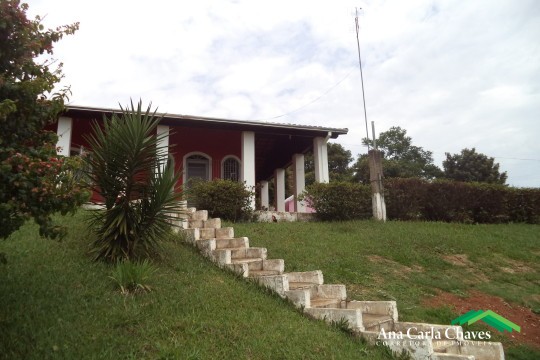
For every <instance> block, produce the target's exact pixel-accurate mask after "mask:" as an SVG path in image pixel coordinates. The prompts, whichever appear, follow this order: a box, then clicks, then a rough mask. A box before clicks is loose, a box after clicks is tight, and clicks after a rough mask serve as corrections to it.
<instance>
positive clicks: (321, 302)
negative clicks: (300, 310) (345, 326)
mask: <svg viewBox="0 0 540 360" xmlns="http://www.w3.org/2000/svg"><path fill="white" fill-rule="evenodd" d="M310 304H311V307H312V308H333V309H340V308H341V300H340V299H337V298H320V297H315V298H313V297H312V298H310Z"/></svg>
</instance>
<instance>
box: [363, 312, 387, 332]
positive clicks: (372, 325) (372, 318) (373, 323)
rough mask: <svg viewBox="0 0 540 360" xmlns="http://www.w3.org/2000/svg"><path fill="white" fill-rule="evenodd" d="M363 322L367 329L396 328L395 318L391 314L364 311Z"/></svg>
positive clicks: (385, 329)
mask: <svg viewBox="0 0 540 360" xmlns="http://www.w3.org/2000/svg"><path fill="white" fill-rule="evenodd" d="M362 324H363V325H364V329H365V330H366V331H381V329H384V331H386V332H388V331H392V330H393V329H394V320H393V319H392V317H391V316H388V315H380V314H369V313H362Z"/></svg>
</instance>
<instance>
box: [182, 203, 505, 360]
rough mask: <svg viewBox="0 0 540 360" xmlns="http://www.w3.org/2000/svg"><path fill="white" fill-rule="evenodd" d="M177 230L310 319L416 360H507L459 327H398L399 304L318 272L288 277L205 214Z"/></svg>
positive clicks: (185, 219)
mask: <svg viewBox="0 0 540 360" xmlns="http://www.w3.org/2000/svg"><path fill="white" fill-rule="evenodd" d="M175 225H177V226H178V227H177V229H179V231H180V232H181V233H182V234H183V239H184V240H185V241H187V242H189V243H191V244H192V245H194V246H196V247H197V248H198V249H199V250H200V251H201V253H202V254H203V255H204V256H206V257H208V258H210V259H211V260H212V261H213V262H215V263H216V264H217V265H218V266H220V267H222V268H227V269H230V270H232V271H233V272H235V273H238V274H240V275H242V276H243V277H246V278H252V279H254V280H255V281H257V282H258V283H260V284H261V285H263V286H265V287H268V288H270V289H272V290H273V291H275V292H276V293H277V294H279V295H280V296H281V297H283V298H287V299H289V300H290V301H291V302H292V303H293V304H294V305H295V306H297V307H299V308H301V309H302V310H303V312H304V313H305V314H307V315H308V316H311V317H313V318H315V319H322V320H325V321H326V322H328V323H336V324H339V325H340V326H343V325H344V324H345V325H346V326H347V327H348V328H349V330H351V331H352V332H354V333H355V334H357V335H359V336H362V337H363V338H365V339H366V340H367V341H368V342H370V343H372V344H374V345H385V346H388V347H389V348H390V349H391V350H392V351H395V352H397V353H401V352H403V351H406V352H408V353H409V354H410V356H411V358H413V359H429V360H504V351H503V347H502V345H501V343H497V342H483V341H482V342H479V341H469V340H464V339H463V329H462V328H461V326H450V325H435V324H424V323H411V322H400V321H399V320H398V311H397V305H396V302H395V301H356V300H349V299H348V298H347V290H346V288H345V285H340V284H331V285H328V284H324V278H323V274H322V272H321V271H320V270H315V271H306V272H289V273H287V272H285V262H284V261H283V259H268V251H267V249H266V248H255V247H250V246H249V239H248V238H247V237H235V234H234V229H233V228H232V227H221V220H220V219H209V218H208V212H207V211H205V210H199V211H197V210H195V209H194V208H189V209H188V211H187V215H184V216H182V217H181V218H179V219H178V221H177V223H176V224H175Z"/></svg>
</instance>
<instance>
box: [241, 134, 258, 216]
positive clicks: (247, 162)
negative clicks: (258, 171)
mask: <svg viewBox="0 0 540 360" xmlns="http://www.w3.org/2000/svg"><path fill="white" fill-rule="evenodd" d="M242 181H243V182H244V183H245V185H246V186H247V187H248V188H250V189H254V188H255V133H254V132H253V131H242ZM251 208H252V209H254V210H255V198H252V199H251Z"/></svg>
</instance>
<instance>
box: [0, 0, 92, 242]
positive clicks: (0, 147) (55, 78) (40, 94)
mask: <svg viewBox="0 0 540 360" xmlns="http://www.w3.org/2000/svg"><path fill="white" fill-rule="evenodd" d="M27 9H28V5H26V4H20V2H19V1H17V0H4V1H1V2H0V237H2V238H6V237H8V236H9V235H10V234H11V233H13V232H14V231H15V230H17V229H18V228H19V227H20V226H21V225H22V224H24V222H25V221H26V220H28V219H32V218H33V219H34V220H35V221H36V222H37V223H38V224H39V226H40V228H39V229H40V234H41V235H42V236H46V237H50V238H55V237H61V236H63V235H64V234H65V231H66V229H65V228H63V227H61V226H58V225H55V224H54V223H53V222H52V220H51V215H52V214H54V213H56V212H60V213H62V214H66V213H68V212H73V211H74V210H75V209H76V208H77V207H78V206H79V205H80V204H82V203H83V202H84V200H85V199H86V197H87V195H88V194H87V193H86V192H85V190H84V189H83V187H82V186H80V185H81V184H78V183H76V182H74V181H72V180H73V179H72V174H73V173H74V172H76V171H77V165H76V164H73V163H72V162H69V161H67V160H66V159H64V158H63V157H60V156H57V155H56V149H55V146H56V141H57V137H56V134H54V133H51V132H47V131H43V129H44V127H45V126H46V125H47V124H50V123H52V122H54V121H56V119H57V116H58V114H59V113H60V112H61V111H62V110H63V107H64V100H65V99H66V98H67V94H68V92H69V89H67V88H64V89H62V90H60V91H59V92H57V93H55V94H52V96H51V98H50V99H47V97H46V95H47V93H49V92H51V91H52V90H53V88H54V86H55V84H57V83H58V82H59V81H60V79H61V78H62V76H63V75H62V64H59V65H58V66H56V67H53V64H54V63H55V60H53V59H50V60H44V61H42V62H36V61H37V60H36V58H37V57H38V56H40V55H42V54H45V53H46V54H48V55H52V53H53V44H54V43H55V42H57V41H59V40H60V39H61V38H62V37H63V36H64V35H70V34H73V33H74V32H75V31H76V30H77V29H78V23H76V24H73V25H67V26H62V27H59V28H57V29H56V30H44V28H43V25H41V23H40V21H41V19H40V18H39V17H36V18H35V19H34V20H29V19H27V17H26V11H27Z"/></svg>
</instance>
